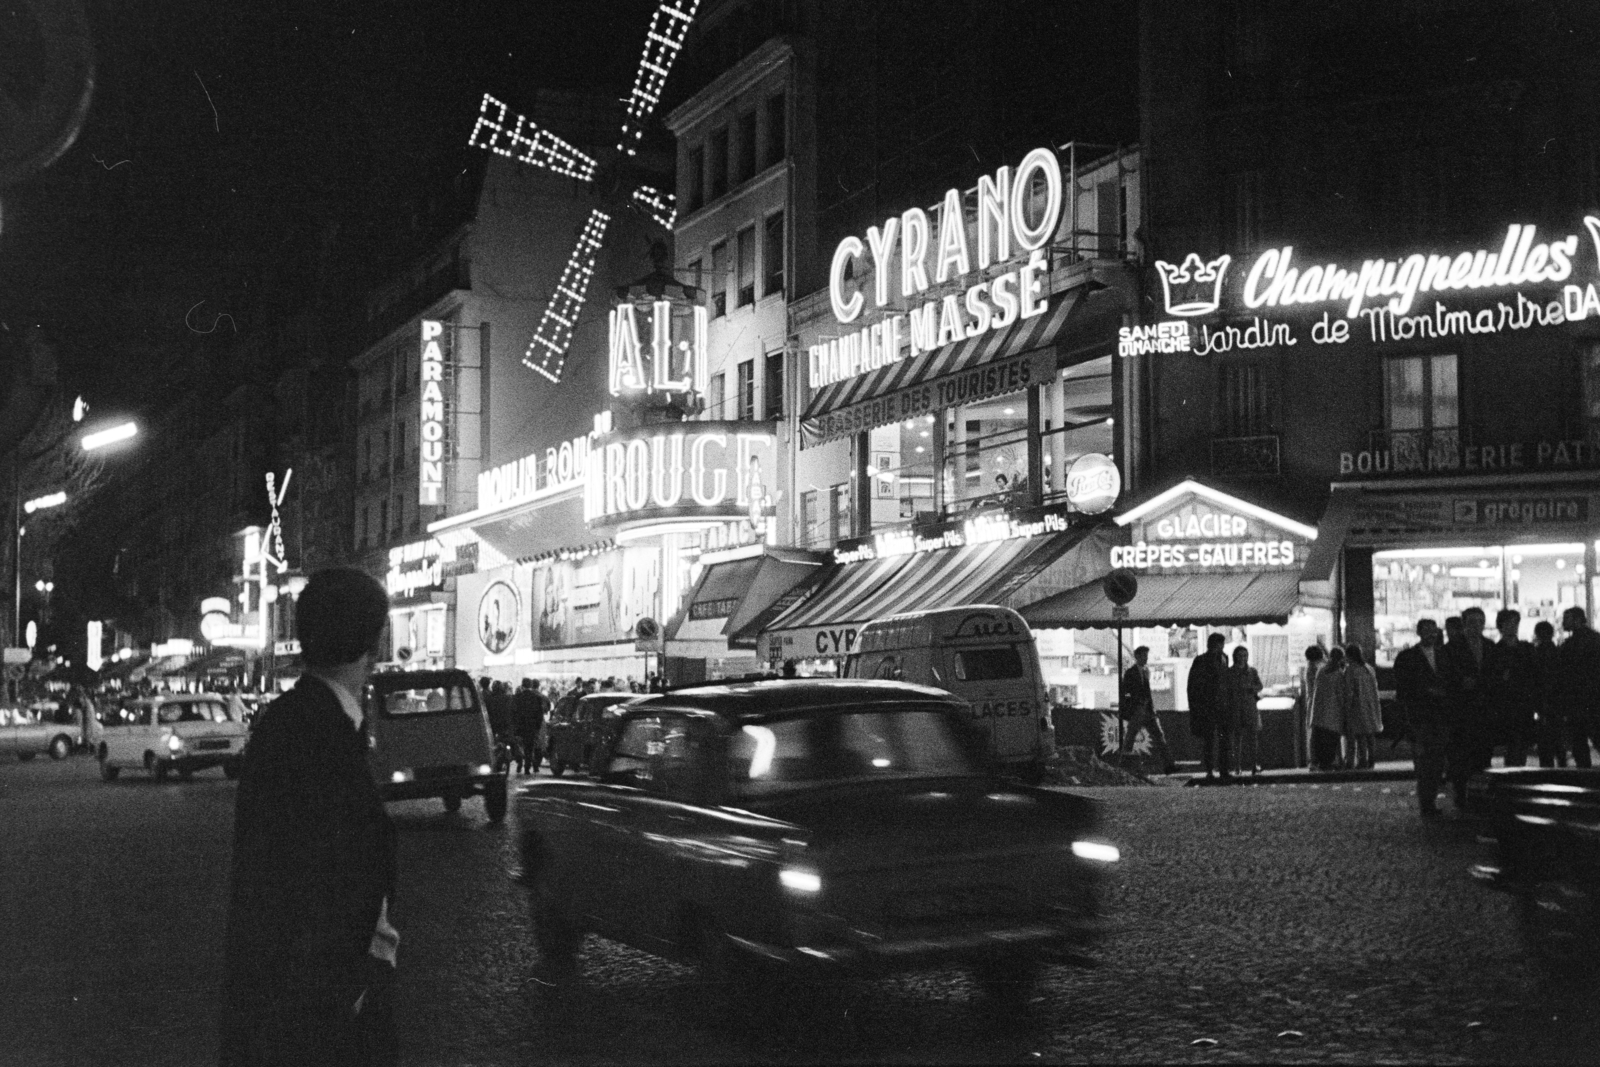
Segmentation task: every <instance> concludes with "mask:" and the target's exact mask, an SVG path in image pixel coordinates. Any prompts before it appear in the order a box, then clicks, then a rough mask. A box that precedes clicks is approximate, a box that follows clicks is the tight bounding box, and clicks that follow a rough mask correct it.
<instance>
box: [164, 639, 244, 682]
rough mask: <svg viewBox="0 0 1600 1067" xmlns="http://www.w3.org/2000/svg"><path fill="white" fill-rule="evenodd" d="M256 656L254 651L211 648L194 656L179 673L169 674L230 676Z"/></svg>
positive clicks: (223, 647) (224, 647)
mask: <svg viewBox="0 0 1600 1067" xmlns="http://www.w3.org/2000/svg"><path fill="white" fill-rule="evenodd" d="M258 654H259V653H256V652H254V651H246V650H245V649H242V648H229V647H226V646H222V647H219V648H213V649H211V650H210V651H209V652H206V653H205V654H204V655H201V656H196V657H195V658H194V659H192V660H190V661H189V662H188V663H186V664H185V665H184V667H183V669H182V670H181V671H173V672H170V673H173V674H193V675H196V676H199V675H204V674H231V673H232V672H233V671H236V670H238V669H240V668H241V667H243V666H244V665H245V664H246V663H247V662H248V661H249V658H250V657H251V656H255V655H258Z"/></svg>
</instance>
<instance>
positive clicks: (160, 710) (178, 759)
mask: <svg viewBox="0 0 1600 1067" xmlns="http://www.w3.org/2000/svg"><path fill="white" fill-rule="evenodd" d="M247 736H248V732H247V730H246V728H245V724H244V723H242V722H240V721H239V720H238V719H237V718H236V717H234V715H233V714H232V713H231V712H230V711H229V708H228V699H227V697H224V696H221V695H220V694H217V693H175V694H167V695H163V696H153V697H141V698H138V699H134V700H130V701H127V702H126V703H125V704H123V706H122V708H121V709H120V711H119V713H118V714H117V715H115V716H114V717H111V718H109V719H108V720H107V721H106V722H105V723H104V724H103V725H102V727H101V731H100V745H99V749H98V755H99V757H100V777H101V778H103V779H105V780H106V781H108V782H110V781H114V780H115V779H116V777H117V775H118V774H120V773H122V770H123V768H143V769H144V770H145V771H146V772H148V773H149V775H150V777H152V778H154V779H155V780H156V781H158V782H159V781H161V780H162V779H164V778H166V776H167V775H168V774H169V773H171V772H173V771H176V772H177V774H178V777H180V778H185V779H187V778H189V777H190V776H191V775H193V774H194V772H195V771H198V770H203V769H205V768H207V767H221V768H222V772H223V773H224V774H226V775H227V776H228V777H229V778H237V777H239V769H240V762H241V759H242V757H243V755H244V746H245V740H246V738H247Z"/></svg>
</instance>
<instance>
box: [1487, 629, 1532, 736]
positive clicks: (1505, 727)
mask: <svg viewBox="0 0 1600 1067" xmlns="http://www.w3.org/2000/svg"><path fill="white" fill-rule="evenodd" d="M1494 628H1495V629H1496V630H1498V631H1500V640H1498V641H1496V642H1495V643H1494V647H1492V648H1491V649H1490V650H1489V652H1490V657H1489V658H1490V662H1491V663H1492V665H1493V667H1492V669H1491V670H1490V676H1489V681H1488V685H1489V692H1488V699H1489V709H1490V712H1491V713H1492V714H1493V716H1494V719H1493V728H1492V729H1493V732H1492V734H1491V735H1490V737H1489V743H1490V745H1491V746H1492V745H1496V744H1503V745H1505V746H1506V766H1507V767H1526V766H1527V765H1528V749H1529V748H1530V747H1532V745H1533V743H1534V730H1535V726H1534V715H1535V708H1536V706H1537V702H1538V689H1539V682H1538V677H1537V672H1536V671H1535V668H1534V665H1533V646H1532V645H1530V644H1528V643H1527V642H1526V641H1523V640H1522V639H1521V638H1519V637H1518V636H1517V632H1518V631H1519V630H1520V629H1521V628H1522V613H1521V612H1520V611H1514V610H1512V609H1511V608H1503V609H1502V610H1500V611H1497V612H1495V616H1494Z"/></svg>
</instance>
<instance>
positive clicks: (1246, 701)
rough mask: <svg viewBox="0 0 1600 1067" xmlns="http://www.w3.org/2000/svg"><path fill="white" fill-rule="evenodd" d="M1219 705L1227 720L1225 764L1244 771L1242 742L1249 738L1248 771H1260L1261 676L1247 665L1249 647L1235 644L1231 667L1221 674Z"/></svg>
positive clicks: (1256, 772)
mask: <svg viewBox="0 0 1600 1067" xmlns="http://www.w3.org/2000/svg"><path fill="white" fill-rule="evenodd" d="M1222 689H1223V707H1224V712H1223V714H1224V715H1225V717H1226V719H1227V723H1228V733H1229V735H1230V736H1229V738H1228V763H1229V765H1230V766H1233V767H1236V768H1238V770H1239V773H1240V774H1243V773H1244V767H1245V764H1244V759H1243V757H1244V751H1243V750H1244V747H1245V746H1244V742H1245V739H1246V738H1248V739H1249V741H1250V767H1251V773H1252V774H1260V773H1261V709H1260V708H1258V707H1257V706H1256V702H1257V701H1258V700H1259V699H1260V697H1261V675H1260V674H1258V673H1257V672H1256V669H1255V668H1254V667H1252V666H1250V649H1249V648H1248V647H1247V646H1245V645H1239V646H1238V647H1237V648H1235V649H1234V650H1233V666H1231V667H1229V668H1228V671H1227V674H1225V675H1224V676H1223V681H1222Z"/></svg>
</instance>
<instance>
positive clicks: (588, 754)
mask: <svg viewBox="0 0 1600 1067" xmlns="http://www.w3.org/2000/svg"><path fill="white" fill-rule="evenodd" d="M638 699H640V696H639V694H637V693H589V694H587V695H586V696H582V697H579V698H578V699H577V700H576V701H574V702H573V703H571V704H566V705H564V706H562V707H558V708H557V709H555V710H553V711H551V712H550V721H549V722H548V723H547V724H546V725H545V735H546V738H547V740H546V742H545V752H546V753H548V755H549V759H550V773H551V774H553V775H554V776H555V777H557V778H560V777H561V776H562V775H563V774H564V773H566V770H567V768H568V767H572V768H575V769H577V770H579V771H588V770H590V768H591V767H592V766H593V763H594V756H595V753H596V752H597V751H598V750H599V748H600V745H601V743H602V742H603V741H604V739H605V732H606V722H607V714H606V713H607V712H608V711H609V710H611V709H614V708H616V707H617V706H618V705H619V704H624V703H627V702H629V701H633V700H638Z"/></svg>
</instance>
